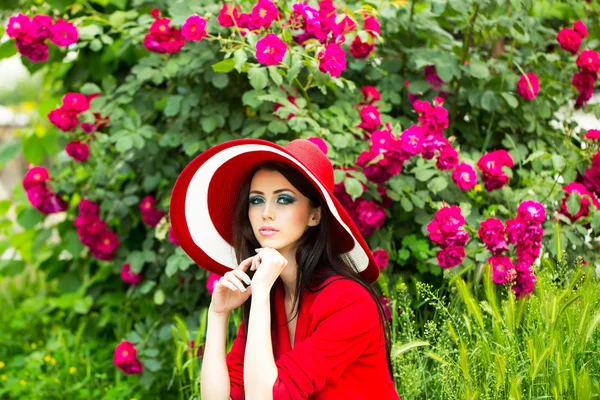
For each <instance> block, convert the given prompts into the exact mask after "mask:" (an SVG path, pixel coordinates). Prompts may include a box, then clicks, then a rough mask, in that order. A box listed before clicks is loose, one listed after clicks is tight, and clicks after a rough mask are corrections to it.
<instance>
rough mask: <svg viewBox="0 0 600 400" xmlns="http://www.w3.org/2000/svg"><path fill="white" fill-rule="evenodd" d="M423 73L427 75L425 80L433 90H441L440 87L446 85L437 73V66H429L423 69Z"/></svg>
mask: <svg viewBox="0 0 600 400" xmlns="http://www.w3.org/2000/svg"><path fill="white" fill-rule="evenodd" d="M423 73H424V75H425V80H427V82H429V86H430V87H431V89H433V90H436V91H437V90H440V87H441V86H442V85H443V84H444V81H443V80H442V78H440V76H439V75H438V73H437V70H436V68H435V65H427V66H426V67H425V68H424V69H423Z"/></svg>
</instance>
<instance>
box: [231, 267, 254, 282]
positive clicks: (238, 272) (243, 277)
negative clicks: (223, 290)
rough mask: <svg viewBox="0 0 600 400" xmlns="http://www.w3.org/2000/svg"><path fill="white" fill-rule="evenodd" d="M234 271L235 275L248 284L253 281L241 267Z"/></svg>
mask: <svg viewBox="0 0 600 400" xmlns="http://www.w3.org/2000/svg"><path fill="white" fill-rule="evenodd" d="M232 272H233V273H234V274H235V276H237V277H238V278H240V279H241V280H243V281H244V282H246V284H247V285H250V284H251V283H252V279H250V277H249V276H248V275H247V274H246V273H245V272H244V271H242V270H240V269H234V270H233V271H232Z"/></svg>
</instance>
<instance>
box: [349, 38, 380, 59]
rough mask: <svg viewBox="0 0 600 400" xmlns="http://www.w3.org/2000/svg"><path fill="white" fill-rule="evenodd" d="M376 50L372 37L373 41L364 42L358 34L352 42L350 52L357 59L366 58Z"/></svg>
mask: <svg viewBox="0 0 600 400" xmlns="http://www.w3.org/2000/svg"><path fill="white" fill-rule="evenodd" d="M373 50H375V41H373V38H372V37H371V42H370V43H369V42H363V41H362V40H361V39H360V37H359V36H358V35H356V37H355V38H354V40H353V41H352V43H351V44H350V54H352V57H354V58H357V59H364V58H367V57H369V54H371V52H372V51H373Z"/></svg>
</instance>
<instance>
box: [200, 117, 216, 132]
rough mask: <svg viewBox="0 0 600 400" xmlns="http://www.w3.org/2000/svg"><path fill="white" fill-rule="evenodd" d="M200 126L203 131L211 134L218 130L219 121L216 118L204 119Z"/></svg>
mask: <svg viewBox="0 0 600 400" xmlns="http://www.w3.org/2000/svg"><path fill="white" fill-rule="evenodd" d="M200 125H201V126H202V130H204V132H206V133H211V132H212V131H214V130H215V129H216V128H217V120H216V119H215V117H212V116H211V117H203V118H202V119H201V120H200Z"/></svg>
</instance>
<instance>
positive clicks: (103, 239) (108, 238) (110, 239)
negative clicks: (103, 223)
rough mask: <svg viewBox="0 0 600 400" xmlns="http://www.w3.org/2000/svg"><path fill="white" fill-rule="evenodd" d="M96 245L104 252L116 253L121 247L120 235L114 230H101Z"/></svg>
mask: <svg viewBox="0 0 600 400" xmlns="http://www.w3.org/2000/svg"><path fill="white" fill-rule="evenodd" d="M95 247H96V249H97V250H98V251H99V252H102V253H114V252H115V251H116V250H117V248H118V247H119V237H118V236H117V234H116V233H114V232H112V231H108V230H105V231H103V232H100V234H99V235H98V240H97V242H96V246H95Z"/></svg>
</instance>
